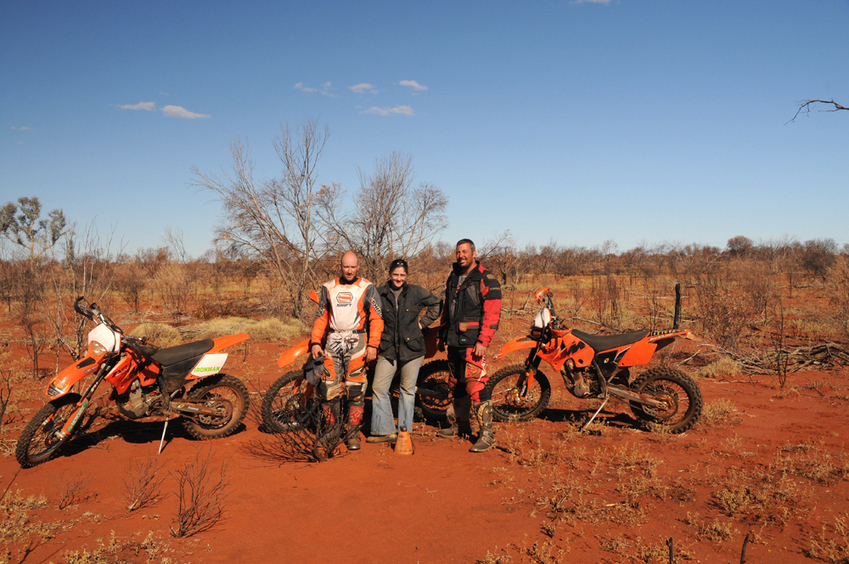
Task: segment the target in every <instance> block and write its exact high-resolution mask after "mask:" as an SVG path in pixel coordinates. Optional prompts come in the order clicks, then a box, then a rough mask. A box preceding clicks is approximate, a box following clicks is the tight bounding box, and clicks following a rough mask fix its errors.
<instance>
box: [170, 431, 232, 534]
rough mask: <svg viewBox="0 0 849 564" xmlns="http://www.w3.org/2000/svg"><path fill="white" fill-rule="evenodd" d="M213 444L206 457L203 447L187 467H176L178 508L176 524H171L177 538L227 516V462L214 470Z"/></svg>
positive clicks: (210, 526)
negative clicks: (217, 471) (202, 454)
mask: <svg viewBox="0 0 849 564" xmlns="http://www.w3.org/2000/svg"><path fill="white" fill-rule="evenodd" d="M211 457H212V447H210V448H209V450H208V451H207V454H206V457H205V458H204V457H201V454H200V450H198V451H197V452H196V453H195V459H194V461H193V462H192V463H190V464H187V465H186V467H185V468H182V469H180V470H177V471H176V476H174V478H175V479H176V480H177V486H178V488H177V499H178V500H179V509H178V510H177V522H176V527H169V528H170V529H171V535H172V536H174V537H175V538H183V537H190V536H192V535H195V534H197V533H201V532H203V531H206V530H209V529H211V528H212V527H213V526H214V525H215V524H216V523H217V522H218V521H220V520H221V518H222V517H223V516H224V501H225V499H226V498H227V495H228V492H227V491H226V489H227V488H228V487H229V485H230V484H229V482H227V481H226V477H225V474H226V472H227V462H222V464H221V469H220V470H219V473H218V476H217V477H215V476H213V474H212V470H211V468H210V467H209V461H210V458H211Z"/></svg>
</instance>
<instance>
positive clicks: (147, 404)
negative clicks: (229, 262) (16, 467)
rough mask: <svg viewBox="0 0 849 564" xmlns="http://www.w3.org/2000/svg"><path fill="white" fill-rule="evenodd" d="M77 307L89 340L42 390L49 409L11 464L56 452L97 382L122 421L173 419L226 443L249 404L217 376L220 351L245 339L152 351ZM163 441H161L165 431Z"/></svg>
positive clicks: (92, 309) (30, 427) (229, 380)
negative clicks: (106, 388) (106, 387)
mask: <svg viewBox="0 0 849 564" xmlns="http://www.w3.org/2000/svg"><path fill="white" fill-rule="evenodd" d="M83 300H84V298H83V297H80V298H77V299H76V300H75V301H74V311H76V312H77V313H78V314H80V315H82V316H85V317H87V318H88V319H90V320H91V321H93V322H94V323H96V325H95V327H94V329H92V330H91V331H90V332H89V334H88V351H87V354H86V355H85V357H83V358H81V359H80V360H79V361H76V362H74V363H73V364H71V365H70V366H68V367H67V368H65V369H64V370H62V371H61V372H60V373H59V374H57V375H56V376H55V377H54V378H53V380H51V381H50V384H49V385H48V386H47V392H46V394H47V398H48V400H49V401H48V403H47V404H45V405H44V407H42V408H41V409H40V410H38V412H37V413H36V414H35V416H34V417H33V418H32V421H30V422H29V423H28V424H27V426H26V427H25V428H24V430H23V433H21V437H20V439H18V444H17V447H16V449H15V457H16V458H17V459H18V462H19V463H20V465H21V466H22V467H24V468H28V467H32V466H35V465H37V464H41V463H42V462H46V461H48V460H50V458H52V457H53V456H54V455H56V454H57V453H58V452H59V449H60V448H61V447H62V445H64V444H66V443H67V442H68V440H69V439H70V438H71V437H72V436H73V434H74V432H75V431H77V430H79V428H80V426H81V422H82V420H83V416H84V415H85V413H86V409H87V408H88V407H89V405H91V404H92V403H93V402H94V400H92V396H94V393H95V391H96V390H97V388H98V386H100V384H101V383H102V382H103V381H104V380H106V381H107V382H108V383H109V384H111V386H112V394H111V396H110V399H113V400H114V401H115V405H116V407H117V408H118V411H119V412H120V413H121V414H122V415H123V416H124V417H126V418H128V419H141V418H143V417H149V416H152V415H165V416H166V420H165V428H166V429H167V425H168V418H169V417H170V415H171V414H172V413H178V414H180V415H182V416H183V417H182V422H183V427H184V428H185V429H186V431H187V432H188V433H189V434H190V435H191V436H193V437H194V438H196V439H201V440H203V439H214V438H218V437H226V436H227V435H230V434H231V433H233V432H234V431H235V430H236V428H237V427H238V426H239V424H240V423H241V422H242V420H243V419H244V418H245V415H246V414H247V411H248V405H249V401H250V400H249V395H248V390H247V388H246V387H245V385H244V384H243V383H242V381H241V380H239V379H238V378H236V377H234V376H230V375H227V374H222V373H221V369H222V367H223V366H224V362H225V361H226V360H227V353H225V352H222V351H223V350H224V349H226V348H227V347H230V346H232V345H235V344H236V343H240V342H242V341H245V340H246V339H248V338H249V337H248V335H247V334H245V333H242V334H240V335H229V336H226V337H219V338H217V339H206V340H203V341H197V342H194V343H186V344H184V345H178V346H176V347H168V348H159V347H155V346H150V345H148V344H147V339H146V338H145V337H128V336H126V335H124V331H123V330H122V329H121V328H120V327H118V325H116V324H115V323H114V322H113V321H112V320H111V319H109V317H107V316H106V315H105V314H104V313H103V312H102V311H100V309H98V307H97V305H96V304H93V303H92V304H89V306H88V307H85V306H84V305H82V303H83ZM89 377H90V378H91V380H90V381H88V380H89ZM75 387H76V388H77V391H75V392H72V391H71V390H72V389H73V388H75ZM80 390H82V392H81V393H78V392H79V391H80ZM105 394H106V392H104V393H103V394H101V396H99V397H102V396H103V395H105ZM95 399H98V398H95ZM162 436H163V440H164V437H165V429H163V432H162ZM160 449H161V443H160Z"/></svg>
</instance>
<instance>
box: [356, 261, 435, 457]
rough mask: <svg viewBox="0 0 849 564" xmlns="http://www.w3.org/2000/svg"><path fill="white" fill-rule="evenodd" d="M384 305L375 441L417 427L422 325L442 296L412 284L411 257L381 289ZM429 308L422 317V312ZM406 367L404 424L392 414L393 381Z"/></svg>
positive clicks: (401, 414) (400, 403)
mask: <svg viewBox="0 0 849 564" xmlns="http://www.w3.org/2000/svg"><path fill="white" fill-rule="evenodd" d="M377 291H378V293H379V294H380V297H381V302H382V308H383V311H382V313H383V334H382V335H381V337H380V349H379V350H378V354H377V366H376V367H375V370H374V381H373V382H372V396H371V398H372V399H371V406H372V411H371V436H370V437H369V438H368V439H366V441H367V442H370V443H385V442H391V441H394V440H395V439H396V438H397V436H398V433H397V430H398V428H405V429H406V430H407V431H412V430H413V404H414V402H415V395H416V380H417V379H418V377H419V368H420V367H421V365H422V361H423V360H424V355H425V343H424V335H423V334H422V327H427V326H428V325H430V324H431V323H433V322H434V321H436V319H437V318H438V317H439V313H440V312H439V310H440V307H439V306H440V300H439V298H437V297H436V296H434V295H433V294H432V293H431V292H429V291H428V290H426V289H425V288H422V287H421V286H416V285H414V284H407V261H405V260H404V259H395V260H393V261H392V264H391V265H389V281H388V282H387V283H386V284H384V285H383V286H381V287H380V288H378V290H377ZM425 308H427V311H426V312H425V314H424V316H423V317H422V318H421V320H419V314H420V313H421V311H422V310H423V309H425ZM398 370H401V397H400V399H399V400H398V427H397V428H396V426H395V420H394V419H393V417H392V406H391V405H390V403H389V386H390V385H391V384H392V379H393V378H394V377H395V373H396V372H397V371H398Z"/></svg>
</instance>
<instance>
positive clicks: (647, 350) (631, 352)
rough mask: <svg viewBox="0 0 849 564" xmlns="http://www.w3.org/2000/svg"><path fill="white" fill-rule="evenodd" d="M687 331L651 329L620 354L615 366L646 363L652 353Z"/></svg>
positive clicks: (685, 334)
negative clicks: (651, 330)
mask: <svg viewBox="0 0 849 564" xmlns="http://www.w3.org/2000/svg"><path fill="white" fill-rule="evenodd" d="M689 333H690V330H689V329H680V330H675V329H669V330H663V331H653V332H651V333H649V334H648V335H646V336H645V337H643V338H642V339H640V340H639V341H637V342H636V343H634V344H633V345H631V347H630V348H629V349H628V351H627V352H626V353H625V354H623V355H622V358H621V359H620V360H619V362H618V363H617V366H620V367H623V368H624V367H628V366H642V365H644V364H648V362H649V361H650V360H651V357H652V356H654V353H656V352H657V351H658V350H660V349H662V348H663V347H665V346H667V345H669V344H672V342H673V341H675V338H676V337H686V336H687V335H688V334H689Z"/></svg>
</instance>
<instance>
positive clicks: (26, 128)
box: [12, 125, 32, 131]
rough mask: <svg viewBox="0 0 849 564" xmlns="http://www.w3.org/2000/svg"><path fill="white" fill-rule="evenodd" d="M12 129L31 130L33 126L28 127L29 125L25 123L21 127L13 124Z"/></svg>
mask: <svg viewBox="0 0 849 564" xmlns="http://www.w3.org/2000/svg"><path fill="white" fill-rule="evenodd" d="M12 129H14V130H15V131H29V130H30V129H32V128H31V127H27V126H25V125H23V126H21V127H15V126H14V125H13V126H12Z"/></svg>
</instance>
